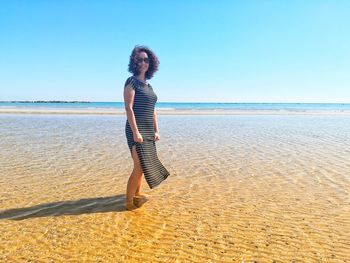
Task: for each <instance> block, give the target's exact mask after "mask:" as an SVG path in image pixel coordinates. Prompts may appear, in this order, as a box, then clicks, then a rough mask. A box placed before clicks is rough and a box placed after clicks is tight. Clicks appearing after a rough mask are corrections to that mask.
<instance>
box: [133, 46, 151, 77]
mask: <svg viewBox="0 0 350 263" xmlns="http://www.w3.org/2000/svg"><path fill="white" fill-rule="evenodd" d="M136 63H137V66H138V69H139V70H140V72H141V73H145V72H146V71H147V70H148V67H149V58H148V55H147V53H146V52H144V51H141V52H140V53H139V54H138V55H137V56H136Z"/></svg>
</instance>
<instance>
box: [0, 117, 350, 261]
mask: <svg viewBox="0 0 350 263" xmlns="http://www.w3.org/2000/svg"><path fill="white" fill-rule="evenodd" d="M158 118H159V127H160V131H161V140H160V141H158V142H157V149H158V156H159V158H160V160H161V161H162V163H163V164H164V166H165V167H166V168H167V169H168V170H169V172H170V173H171V175H170V177H168V179H167V180H166V181H164V182H163V183H162V184H161V185H160V186H159V187H157V188H155V189H153V190H150V189H149V188H148V186H147V183H146V181H145V180H144V181H143V189H144V191H145V192H147V193H149V194H151V196H152V197H151V200H150V201H149V202H147V203H146V204H145V205H144V206H143V207H142V208H140V209H138V210H136V211H133V212H131V211H125V210H124V208H123V202H124V199H125V196H124V195H125V189H126V183H127V180H128V177H129V175H130V172H131V170H132V160H131V156H130V152H129V149H128V147H127V143H126V139H125V135H124V127H125V126H124V125H125V120H126V119H125V116H102V115H101V116H98V115H11V114H9V115H5V114H3V115H0V174H1V177H0V231H1V235H0V251H1V253H0V262H2V261H4V262H21V261H24V262H25V261H31V260H33V261H35V262H48V261H50V259H52V260H53V262H66V261H68V260H73V261H74V260H75V261H88V262H109V261H110V262H253V261H254V260H255V261H257V262H273V261H276V262H350V260H349V259H350V234H349V233H350V198H349V197H350V195H349V193H350V174H349V171H350V136H349V134H350V117H349V116H326V115H317V116H303V115H295V116H289V115H245V116H240V115H231V116H202V115H199V116H198V115H197V116H193V115H192V116H191V115H189V116H186V115H182V116H176V115H173V116H163V115H158Z"/></svg>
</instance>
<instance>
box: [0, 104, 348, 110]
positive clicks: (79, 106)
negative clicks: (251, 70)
mask: <svg viewBox="0 0 350 263" xmlns="http://www.w3.org/2000/svg"><path fill="white" fill-rule="evenodd" d="M156 107H157V108H160V109H169V110H185V109H186V110H191V109H193V110H214V109H221V110H290V111H305V110H350V103H205V102H158V103H157V104H156ZM0 108H41V109H55V108H60V109H65V108H67V109H72V108H75V109H115V108H119V109H120V108H124V102H76V103H71V102H68V103H52V102H47V103H35V102H26V103H24V102H0Z"/></svg>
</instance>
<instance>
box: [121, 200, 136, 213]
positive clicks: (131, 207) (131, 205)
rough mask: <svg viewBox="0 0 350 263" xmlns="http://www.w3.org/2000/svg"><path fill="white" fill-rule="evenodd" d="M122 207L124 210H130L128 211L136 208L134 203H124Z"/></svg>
mask: <svg viewBox="0 0 350 263" xmlns="http://www.w3.org/2000/svg"><path fill="white" fill-rule="evenodd" d="M124 206H125V208H126V210H130V211H131V210H135V209H137V208H138V207H137V206H136V205H135V204H134V203H129V202H126V203H124Z"/></svg>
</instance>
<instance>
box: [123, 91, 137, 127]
mask: <svg viewBox="0 0 350 263" xmlns="http://www.w3.org/2000/svg"><path fill="white" fill-rule="evenodd" d="M134 98H135V90H134V89H133V88H132V87H131V85H130V84H129V85H127V86H125V88H124V105H125V111H126V115H127V118H128V121H129V124H130V127H131V130H132V132H133V134H136V133H138V132H139V130H138V128H137V124H136V119H135V114H134V110H133V109H132V106H133V105H134Z"/></svg>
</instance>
